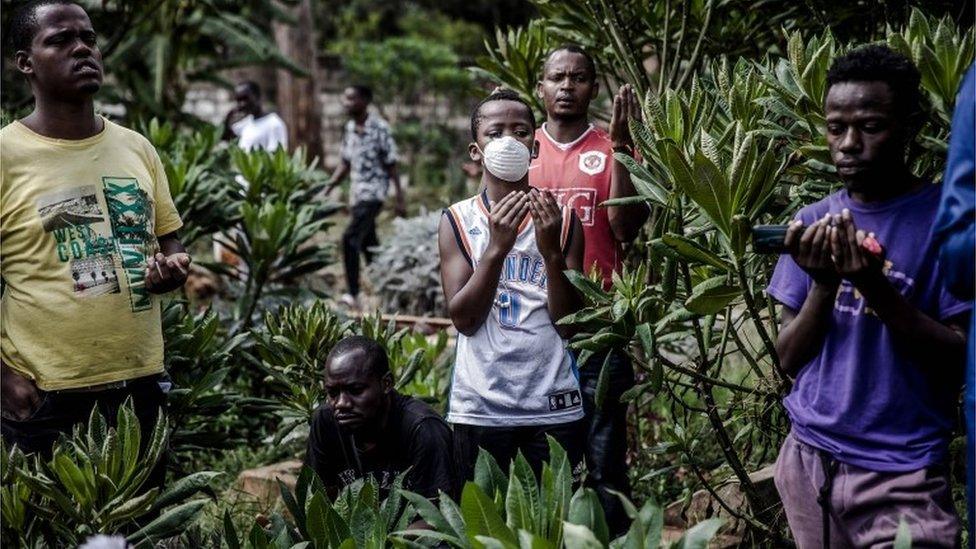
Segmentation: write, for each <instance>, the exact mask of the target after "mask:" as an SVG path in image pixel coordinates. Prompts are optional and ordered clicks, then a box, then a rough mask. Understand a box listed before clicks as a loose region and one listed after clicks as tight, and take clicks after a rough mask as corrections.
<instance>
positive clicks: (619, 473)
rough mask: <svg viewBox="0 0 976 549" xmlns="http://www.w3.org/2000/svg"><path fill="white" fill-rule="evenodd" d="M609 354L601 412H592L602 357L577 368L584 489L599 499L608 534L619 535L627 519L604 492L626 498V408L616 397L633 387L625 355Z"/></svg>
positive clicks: (593, 410)
mask: <svg viewBox="0 0 976 549" xmlns="http://www.w3.org/2000/svg"><path fill="white" fill-rule="evenodd" d="M611 352H612V355H611V357H610V362H609V363H607V367H608V368H610V384H609V388H608V389H607V395H606V398H605V399H604V400H603V408H602V409H600V410H597V409H596V386H597V380H598V379H599V377H600V369H601V368H602V366H603V361H604V359H605V358H606V353H600V354H597V355H594V356H593V357H592V358H591V359H590V360H589V361H588V362H587V363H586V364H584V365H583V367H582V368H580V389H581V390H582V393H583V410H584V411H585V412H586V445H585V454H586V467H587V471H588V474H587V477H586V485H587V486H589V487H591V488H593V489H594V490H596V492H597V495H599V496H600V502H601V503H602V504H603V510H604V512H605V513H606V515H607V525H608V526H609V527H610V532H611V534H618V535H619V534H623V533H624V532H626V531H627V528H628V527H629V526H630V519H629V517H627V513H626V511H625V510H624V508H623V505H622V504H621V502H620V499H619V498H618V497H617V496H616V495H614V494H611V493H610V492H608V490H614V491H617V492H620V493H622V494H625V495H626V496H627V497H630V479H629V478H627V462H626V456H627V404H626V403H621V402H620V396H621V395H622V394H623V393H624V392H625V391H626V390H627V389H630V388H631V387H633V386H634V368H633V366H632V365H631V363H630V358H629V357H628V356H627V355H626V354H624V353H622V352H620V351H611Z"/></svg>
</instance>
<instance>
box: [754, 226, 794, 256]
mask: <svg viewBox="0 0 976 549" xmlns="http://www.w3.org/2000/svg"><path fill="white" fill-rule="evenodd" d="M788 228H789V225H756V226H755V227H753V228H752V250H753V251H754V252H756V253H757V254H785V253H786V230H787V229H788Z"/></svg>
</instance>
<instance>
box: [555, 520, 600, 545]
mask: <svg viewBox="0 0 976 549" xmlns="http://www.w3.org/2000/svg"><path fill="white" fill-rule="evenodd" d="M563 537H564V541H565V544H566V545H565V547H566V549H602V548H603V547H606V543H605V542H601V541H600V540H599V539H597V537H596V536H595V535H594V534H593V532H591V531H590V529H589V528H587V527H586V526H583V525H581V524H573V523H572V522H569V521H567V522H564V523H563Z"/></svg>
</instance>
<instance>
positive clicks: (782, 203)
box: [482, 0, 973, 544]
mask: <svg viewBox="0 0 976 549" xmlns="http://www.w3.org/2000/svg"><path fill="white" fill-rule="evenodd" d="M536 3H537V4H538V6H539V11H540V15H541V16H542V19H541V21H540V22H538V23H534V24H538V25H541V26H545V28H546V33H547V36H548V37H547V39H548V40H551V41H554V42H555V43H559V42H562V41H571V42H576V43H579V44H582V45H583V46H584V47H586V48H587V49H588V51H590V52H591V53H592V54H593V55H594V57H595V60H596V62H597V65H598V72H600V73H601V75H602V77H603V78H605V81H606V83H608V84H614V83H624V82H626V83H630V84H633V85H634V86H635V88H637V89H639V90H641V91H642V94H641V97H642V105H641V107H642V108H641V111H642V117H641V119H640V120H632V121H631V128H630V129H631V134H632V135H633V138H634V142H635V146H636V149H637V151H638V152H639V153H640V155H639V157H638V158H639V160H635V159H633V158H629V157H628V156H626V155H620V154H618V155H615V159H616V160H617V161H619V162H621V163H623V164H624V165H625V166H626V167H627V169H628V171H630V173H631V176H632V180H633V182H634V185H635V188H636V189H637V191H638V195H639V196H637V197H631V198H627V199H623V200H616V201H613V202H611V203H608V204H605V205H611V204H616V205H620V204H626V203H635V202H646V203H647V204H649V205H650V206H651V207H652V216H651V221H650V223H649V224H648V227H647V228H646V229H645V230H646V233H645V236H644V237H643V238H640V239H639V243H638V246H637V247H638V249H639V252H640V253H641V255H643V257H642V259H643V261H642V262H641V263H640V264H638V265H634V266H633V267H631V268H629V269H625V270H624V272H623V273H621V274H620V275H619V276H616V277H614V279H613V286H612V288H610V289H609V290H605V289H604V288H603V287H602V285H601V284H600V283H599V282H598V281H596V280H593V279H589V278H587V277H584V276H580V275H571V281H572V282H573V284H574V285H575V286H576V287H577V288H578V289H579V290H580V292H581V293H582V294H583V296H584V298H585V301H586V306H585V308H584V309H583V310H582V311H580V312H578V313H576V314H574V315H572V316H571V317H570V318H567V319H565V322H567V323H573V324H577V325H578V326H579V328H580V331H579V333H578V334H577V336H576V337H575V338H574V339H573V341H572V345H573V346H574V347H575V348H576V349H578V350H579V352H580V360H581V362H582V361H585V360H587V359H588V358H589V357H590V356H592V355H593V354H594V353H597V352H600V351H602V350H605V349H608V348H616V349H618V350H622V351H624V352H626V353H628V354H629V355H630V357H631V359H632V360H633V362H634V364H635V365H636V366H637V367H638V370H639V375H638V378H639V379H638V381H639V382H638V384H637V386H636V387H635V388H634V389H632V390H631V391H628V392H627V393H626V394H625V395H624V399H625V400H627V401H630V402H633V403H634V406H635V410H636V413H635V414H634V415H633V417H632V420H631V423H632V424H633V425H634V427H635V430H636V431H637V433H638V436H639V440H640V444H641V446H640V448H639V451H638V452H636V453H635V456H634V459H635V460H644V459H647V460H648V461H649V462H650V463H651V466H650V469H651V471H650V472H648V473H647V474H645V475H644V476H643V477H642V478H643V479H644V480H648V479H651V478H655V475H658V476H659V477H658V478H660V475H663V473H664V472H672V471H675V470H679V471H684V472H688V473H691V474H690V475H688V476H686V477H685V478H686V479H687V478H690V479H693V480H686V481H684V482H683V483H682V484H683V486H673V485H671V486H668V485H667V483H666V482H664V481H662V482H661V484H660V485H659V486H661V487H662V489H663V490H666V491H667V493H668V494H671V495H672V497H673V496H675V495H679V494H680V495H681V496H682V497H690V496H691V492H692V490H694V489H695V488H696V487H704V488H705V489H706V490H708V491H709V492H710V494H711V495H712V496H713V497H714V498H716V499H718V501H719V504H720V505H721V506H722V507H723V509H724V510H725V511H727V512H728V513H729V515H730V516H731V517H733V518H734V519H735V520H736V521H737V522H738V523H739V524H741V525H744V528H742V529H741V530H739V531H740V532H743V533H745V534H746V535H747V536H749V535H751V536H753V537H752V538H751V539H753V540H754V541H755V542H757V543H777V544H778V543H786V531H785V525H784V524H783V523H782V522H781V521H778V519H777V513H776V512H775V505H776V504H775V502H772V501H768V500H767V498H766V496H765V495H764V494H763V493H762V492H761V491H760V490H758V489H757V488H756V486H754V485H753V483H752V482H751V480H750V478H749V471H750V470H755V469H758V468H760V467H762V466H764V465H766V464H768V463H769V460H770V459H771V458H772V456H774V455H775V449H776V448H777V447H778V446H779V443H780V442H781V437H782V436H784V435H785V433H786V431H787V429H788V423H787V421H786V418H785V414H784V413H783V411H782V406H781V404H780V403H779V402H780V399H781V398H782V396H783V395H785V394H786V393H787V392H788V391H789V388H790V382H789V380H788V379H786V377H785V376H784V374H783V373H782V372H781V371H780V370H779V368H778V361H777V356H776V352H775V347H774V345H773V342H774V341H775V339H776V335H777V330H778V322H777V316H776V308H775V306H774V304H773V303H772V301H771V300H770V299H769V298H768V297H767V296H766V295H765V294H764V292H763V287H764V286H765V284H766V282H767V281H768V280H769V276H770V274H771V272H772V267H773V261H772V260H771V259H770V258H768V257H765V256H760V255H757V254H754V253H753V252H752V250H751V248H750V246H749V241H748V240H749V239H748V235H749V228H750V227H752V226H753V225H756V224H763V223H783V222H785V221H786V220H788V219H789V218H790V217H791V216H792V215H793V213H794V212H795V211H796V209H797V208H799V207H801V206H803V205H805V204H808V203H810V202H811V201H813V200H818V199H820V198H822V197H823V196H824V195H825V193H826V192H828V191H829V190H831V189H832V188H834V187H835V186H836V185H837V184H838V182H839V180H838V179H837V177H836V174H835V173H834V170H833V167H832V166H831V165H830V158H829V154H828V152H827V148H826V142H825V141H824V138H823V137H822V136H823V133H824V131H825V123H824V118H823V114H822V105H823V100H824V95H825V93H826V89H827V85H826V74H827V70H828V68H829V66H830V62H831V61H832V59H833V58H835V57H836V56H837V55H839V54H840V53H842V52H844V51H847V50H849V49H850V48H852V47H854V46H855V44H853V43H849V42H847V41H839V40H838V39H837V38H836V37H835V36H836V34H835V33H834V32H830V31H827V32H825V31H824V30H823V29H824V27H827V28H829V29H831V30H833V31H839V30H840V29H845V30H846V29H848V28H849V27H848V26H847V24H848V23H847V22H846V20H845V22H844V24H838V25H833V24H829V25H822V26H821V27H820V28H811V26H809V25H804V24H802V22H800V21H797V20H796V17H795V16H796V14H795V13H794V17H793V18H792V19H786V20H782V19H781V20H777V21H779V22H780V23H781V24H782V25H781V26H778V27H773V28H772V29H770V27H766V26H765V25H766V24H767V23H765V22H763V23H759V25H760V27H759V28H758V30H757V31H756V32H757V34H758V35H759V36H761V37H762V39H761V41H767V42H768V43H769V48H767V49H765V50H763V51H762V55H765V56H766V57H765V58H762V57H760V55H758V54H757V55H755V56H753V58H752V59H739V60H738V61H736V62H732V61H730V60H729V58H727V57H725V56H724V55H723V54H724V53H725V52H724V51H723V50H722V49H721V47H717V45H721V44H725V45H728V43H727V42H726V40H728V39H729V37H731V36H737V35H739V33H740V31H741V29H736V28H735V27H736V26H737V25H742V24H743V21H748V20H749V17H738V16H737V17H735V18H732V19H729V18H726V17H721V15H722V14H727V13H728V12H727V11H726V10H729V9H733V8H731V7H730V6H731V3H723V2H658V3H652V4H647V3H637V2H608V1H597V2H590V1H583V0H580V1H579V2H549V1H541V0H540V1H538V2H536ZM750 6H752V7H751V8H749V9H754V10H756V11H757V12H762V10H764V9H767V8H768V7H769V6H763V5H760V3H755V4H750ZM798 9H800V10H805V9H807V8H803V7H800V8H798ZM845 13H846V12H845ZM907 13H908V12H907V11H906V14H907ZM819 16H820V14H819V13H818V17H819ZM844 17H845V18H846V17H847V15H844ZM885 20H886V19H884V18H882V19H880V21H881V23H882V24H880V25H878V23H877V21H875V22H874V23H873V24H874V30H873V31H872V32H871V33H868V36H871V37H878V36H883V35H884V32H885V27H884V22H885ZM888 20H889V21H891V20H892V19H888ZM852 24H853V23H852ZM523 32H526V29H523ZM887 32H888V34H887V37H888V42H889V43H890V44H892V45H893V46H894V47H895V48H897V49H900V50H902V51H905V52H906V53H908V54H909V55H910V56H911V57H912V58H913V59H914V60H916V62H917V63H919V66H920V67H921V66H922V64H924V63H928V67H927V68H925V69H924V72H925V74H924V75H923V82H922V85H923V88H924V89H925V92H926V95H927V96H928V97H929V99H930V103H931V109H932V110H931V111H930V112H929V113H928V116H927V122H926V124H925V126H924V127H923V128H922V133H921V136H920V139H919V142H920V143H921V145H922V147H916V150H915V151H913V152H912V154H913V158H914V164H913V165H914V166H915V170H916V173H918V174H919V175H921V176H923V177H927V178H930V179H936V178H937V177H938V173H939V171H940V169H941V168H940V162H941V159H940V157H939V155H940V154H941V152H940V151H942V150H944V138H945V123H946V121H947V120H948V119H949V118H948V117H949V114H950V112H951V111H950V110H949V109H951V103H952V101H953V96H954V94H955V86H957V85H958V82H959V78H961V76H962V74H963V72H964V70H965V69H966V68H967V67H968V65H969V64H970V63H971V62H972V58H973V53H972V44H971V41H972V39H971V36H972V31H971V30H969V29H967V30H963V29H958V28H956V26H955V25H953V24H951V23H950V22H949V20H942V21H938V20H936V19H934V18H933V17H931V16H929V15H925V14H923V13H922V12H921V11H915V12H913V13H912V15H911V18H910V21H909V24H908V25H907V26H906V27H899V26H895V25H892V26H891V27H890V28H889V29H888V31H887ZM510 34H511V36H513V37H514V36H517V33H516V32H514V31H513V32H512V33H510ZM862 35H863V33H862ZM784 38H785V39H784ZM963 41H968V42H966V43H965V44H964V43H963ZM514 45H518V46H519V47H520V48H522V50H521V51H520V52H519V54H517V55H516V54H513V53H512V52H508V53H507V54H506V56H500V55H498V50H499V49H500V48H499V47H498V46H493V45H492V46H489V50H490V52H491V53H490V55H491V56H493V57H492V59H493V61H492V63H486V64H483V65H482V66H483V67H484V68H487V69H488V70H492V71H493V72H495V78H496V79H497V80H499V81H502V80H505V81H507V82H506V84H507V85H509V87H512V88H513V89H517V90H526V91H529V90H531V89H532V86H533V85H534V79H535V74H534V73H533V71H527V70H523V67H522V65H521V64H520V63H519V62H516V61H514V60H516V59H518V56H519V55H525V54H526V53H527V52H528V51H529V49H528V45H527V44H526V43H524V42H523V43H518V42H515V41H512V40H510V41H508V42H507V43H506V47H511V46H514ZM729 48H730V49H735V46H729ZM509 59H511V60H513V61H511V62H509V61H508V60H509ZM496 65H504V69H505V70H501V69H499V68H498V67H497V66H496ZM492 67H494V68H492ZM608 380H609V376H608V375H607V374H606V371H604V372H603V373H601V375H600V377H599V378H598V391H597V393H598V398H597V401H598V405H600V404H602V402H603V400H604V399H605V398H606V396H605V395H606V388H607V383H608ZM601 385H602V390H600V389H601ZM655 418H656V419H655ZM654 456H656V457H654ZM645 467H646V466H645ZM642 468H643V467H642ZM644 470H646V469H644ZM728 481H732V482H735V483H737V484H738V486H739V488H740V489H741V491H742V493H743V494H744V496H745V500H746V502H747V504H746V505H745V506H735V507H733V506H731V505H728V502H725V501H724V500H723V498H722V496H721V495H720V494H718V492H717V491H716V487H718V486H720V485H722V484H723V483H725V482H728ZM682 488H683V491H681V490H682Z"/></svg>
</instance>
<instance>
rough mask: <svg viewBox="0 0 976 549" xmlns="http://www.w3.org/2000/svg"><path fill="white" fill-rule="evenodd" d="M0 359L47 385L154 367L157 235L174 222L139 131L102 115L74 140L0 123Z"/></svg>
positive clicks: (160, 175)
mask: <svg viewBox="0 0 976 549" xmlns="http://www.w3.org/2000/svg"><path fill="white" fill-rule="evenodd" d="M0 193H2V196H0V239H2V242H3V246H2V248H0V257H2V259H0V267H2V274H3V279H4V282H5V284H6V287H5V289H4V293H3V297H2V301H0V303H2V307H0V354H2V357H3V362H4V363H5V364H8V365H9V366H10V367H12V368H14V369H15V370H17V371H18V372H21V373H23V374H24V375H27V376H29V377H31V378H32V379H34V380H35V381H37V383H38V385H39V386H40V387H41V388H42V389H45V390H56V389H64V388H72V387H82V386H87V385H96V384H99V383H108V382H112V381H118V380H122V379H132V378H134V377H140V376H143V375H149V374H152V373H157V372H159V371H162V358H163V341H162V327H161V321H160V313H159V298H158V297H156V296H154V295H152V294H150V293H149V292H148V291H147V290H146V285H145V269H146V264H147V260H148V259H149V258H150V257H152V255H153V254H155V253H156V251H157V250H158V242H157V235H163V234H168V233H171V232H173V231H175V230H177V229H178V228H179V227H180V225H181V224H182V223H181V222H180V219H179V215H178V214H177V212H176V209H175V207H174V206H173V201H172V198H171V197H170V195H169V186H168V184H167V182H166V176H165V171H164V169H163V166H162V163H161V162H160V161H159V157H158V155H157V154H156V151H155V149H153V147H152V145H151V144H150V143H149V142H148V141H147V140H146V139H145V138H143V137H142V136H140V135H139V134H137V133H135V132H133V131H131V130H128V129H126V128H123V127H121V126H118V125H116V124H113V123H111V122H109V121H108V120H106V121H105V129H104V130H103V131H102V132H101V133H99V134H98V135H96V136H93V137H91V138H88V139H83V140H71V141H69V140H58V139H50V138H46V137H43V136H40V135H38V134H35V133H34V132H32V131H30V130H29V129H28V128H27V127H26V126H24V125H23V124H20V123H18V122H14V123H13V124H10V125H8V126H7V127H5V128H3V129H2V130H0Z"/></svg>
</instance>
